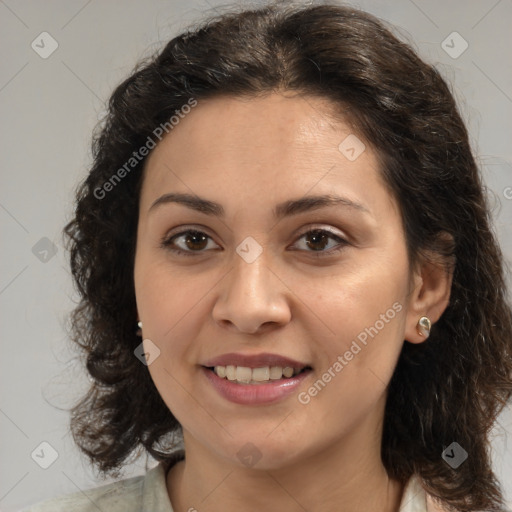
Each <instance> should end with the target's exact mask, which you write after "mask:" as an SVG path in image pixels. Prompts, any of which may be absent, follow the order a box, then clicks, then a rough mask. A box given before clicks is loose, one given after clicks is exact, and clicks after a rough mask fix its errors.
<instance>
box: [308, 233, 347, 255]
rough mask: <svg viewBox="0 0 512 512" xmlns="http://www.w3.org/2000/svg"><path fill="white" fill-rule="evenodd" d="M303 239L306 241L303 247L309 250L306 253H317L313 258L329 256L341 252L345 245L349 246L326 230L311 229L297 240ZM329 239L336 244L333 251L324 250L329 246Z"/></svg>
mask: <svg viewBox="0 0 512 512" xmlns="http://www.w3.org/2000/svg"><path fill="white" fill-rule="evenodd" d="M303 238H305V239H306V243H305V247H307V248H308V249H311V250H307V252H313V253H317V254H315V256H324V255H325V256H330V255H332V254H334V253H337V252H339V251H341V250H343V249H344V248H345V246H346V245H349V244H348V242H347V241H346V240H344V239H343V238H341V237H340V236H338V235H335V234H334V233H332V232H331V231H329V230H327V229H311V230H309V231H306V232H305V233H303V234H302V235H301V237H300V238H299V240H301V239H303ZM329 239H330V240H335V241H337V242H338V243H337V244H334V247H335V248H334V249H332V248H331V249H330V250H325V249H326V247H327V246H328V245H329ZM331 247H332V246H331Z"/></svg>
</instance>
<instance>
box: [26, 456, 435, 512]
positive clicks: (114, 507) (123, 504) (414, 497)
mask: <svg viewBox="0 0 512 512" xmlns="http://www.w3.org/2000/svg"><path fill="white" fill-rule="evenodd" d="M183 458H184V452H183V451H182V450H178V451H176V452H175V453H174V457H173V458H172V460H171V461H169V462H166V463H160V464H158V465H157V466H155V467H154V468H152V469H150V470H149V471H147V472H146V474H145V475H142V476H136V477H132V478H127V479H124V480H120V481H118V482H114V483H111V484H107V485H103V486H101V487H96V488H94V489H90V490H88V491H84V492H83V493H82V492H76V493H73V494H67V495H65V496H60V497H58V498H53V499H51V500H47V501H45V502H42V503H38V504H37V505H32V506H30V507H29V508H26V509H24V510H23V512H98V511H101V512H173V508H172V505H171V501H170V499H169V495H168V493H167V486H166V472H167V470H168V468H169V466H170V465H172V464H175V463H176V462H178V461H179V460H182V459H183ZM194 506H195V508H196V509H197V510H198V511H200V509H201V507H200V504H199V503H196V504H193V503H192V504H191V509H192V510H194ZM399 510H400V512H438V511H440V510H442V509H439V508H436V507H435V505H434V504H433V503H432V501H431V500H430V498H427V494H426V493H425V491H424V489H423V487H422V486H421V484H420V481H419V479H418V478H417V477H416V476H413V477H412V478H411V479H410V480H409V481H408V482H407V485H406V486H405V489H404V493H403V497H402V501H401V503H400V509H399Z"/></svg>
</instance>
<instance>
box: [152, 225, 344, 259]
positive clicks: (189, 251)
mask: <svg viewBox="0 0 512 512" xmlns="http://www.w3.org/2000/svg"><path fill="white" fill-rule="evenodd" d="M302 238H306V240H307V241H306V244H305V247H306V249H305V250H306V252H312V253H317V254H315V256H317V257H319V256H323V255H326V256H329V255H332V254H334V253H337V252H339V251H341V250H343V249H344V248H345V246H346V245H349V243H348V242H347V241H346V240H344V239H343V238H341V237H340V236H338V235H336V234H334V233H332V232H331V231H329V230H327V229H311V230H309V231H306V232H305V233H303V234H302V235H301V236H300V238H299V240H301V239H302ZM329 240H335V241H336V242H337V244H334V247H335V248H334V249H333V248H331V249H330V250H325V249H326V247H327V246H328V245H329ZM209 241H212V242H213V240H212V238H211V237H210V236H209V235H207V234H206V233H204V232H203V231H198V230H195V229H188V230H186V231H181V232H180V233H177V234H175V235H172V236H170V237H167V238H164V239H163V240H162V242H161V247H162V248H164V249H167V250H170V251H172V252H174V253H176V254H183V255H184V256H195V254H194V253H202V252H205V251H204V250H205V249H212V247H208V245H209ZM213 243H214V244H215V245H217V244H216V243H215V242H213ZM179 244H181V245H179ZM217 247H218V245H217ZM308 249H311V250H308Z"/></svg>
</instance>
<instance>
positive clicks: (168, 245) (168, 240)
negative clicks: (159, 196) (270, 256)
mask: <svg viewBox="0 0 512 512" xmlns="http://www.w3.org/2000/svg"><path fill="white" fill-rule="evenodd" d="M190 233H193V234H196V235H206V236H207V237H208V238H209V239H210V240H211V239H212V238H211V237H210V236H209V235H207V234H206V233H204V232H203V231H199V230H197V229H187V230H185V231H180V232H179V233H176V234H173V235H171V236H167V237H164V238H163V239H162V241H161V247H162V248H163V249H166V250H168V251H172V252H173V253H175V254H178V255H183V256H192V257H194V256H199V255H200V254H201V253H204V252H206V251H205V250H204V249H203V250H201V251H184V250H183V249H179V248H176V247H173V246H172V244H173V240H174V239H176V238H179V237H181V236H183V235H187V234H190ZM311 233H318V234H326V235H328V238H331V239H335V240H336V241H337V242H338V247H336V248H334V249H330V250H328V251H306V252H309V253H311V254H312V255H313V256H315V257H317V258H322V257H327V256H332V255H334V254H337V253H339V252H340V251H342V250H343V249H345V247H346V246H347V245H349V243H348V242H347V241H346V240H345V239H343V238H341V237H340V236H338V235H336V234H334V233H332V232H331V231H329V230H327V229H320V228H314V229H310V230H308V231H305V232H304V233H302V234H301V235H300V236H299V237H298V240H300V239H301V238H303V237H304V236H305V235H309V234H311ZM297 250H300V249H297Z"/></svg>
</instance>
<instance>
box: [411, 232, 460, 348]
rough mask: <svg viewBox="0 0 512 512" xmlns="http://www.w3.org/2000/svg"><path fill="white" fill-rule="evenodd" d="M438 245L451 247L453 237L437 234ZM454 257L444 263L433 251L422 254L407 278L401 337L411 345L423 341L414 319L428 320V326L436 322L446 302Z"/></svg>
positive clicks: (453, 266)
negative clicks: (404, 322)
mask: <svg viewBox="0 0 512 512" xmlns="http://www.w3.org/2000/svg"><path fill="white" fill-rule="evenodd" d="M438 244H439V246H443V247H445V248H446V247H447V246H450V247H453V237H452V236H451V235H449V234H448V233H445V232H443V233H442V234H440V235H439V240H438ZM454 269H455V260H454V257H453V258H450V259H449V260H447V259H446V258H443V257H442V256H441V255H440V253H439V252H437V251H428V252H426V253H424V255H423V256H422V258H421V261H420V262H419V263H418V264H417V266H416V268H415V270H414V272H413V275H412V279H411V289H410V294H409V299H408V309H407V316H406V325H405V333H404V338H405V339H406V340H407V341H409V342H411V343H422V342H423V341H425V340H426V339H427V337H426V336H425V335H424V334H421V332H420V331H419V329H418V320H419V319H420V318H421V317H422V316H426V317H428V319H429V320H430V322H431V324H432V325H434V323H435V322H437V321H438V320H439V318H440V317H441V315H442V314H443V312H444V310H445V309H446V308H447V306H448V304H449V302H450V292H451V287H452V278H453V271H454Z"/></svg>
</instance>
